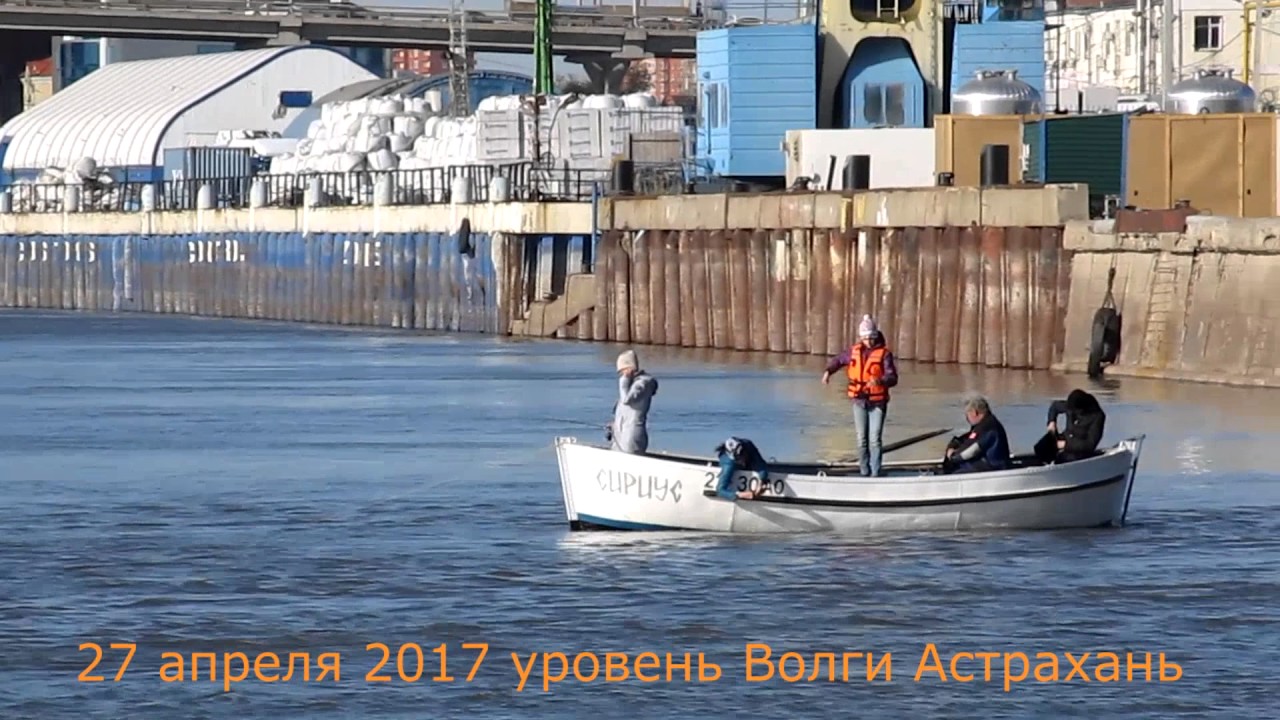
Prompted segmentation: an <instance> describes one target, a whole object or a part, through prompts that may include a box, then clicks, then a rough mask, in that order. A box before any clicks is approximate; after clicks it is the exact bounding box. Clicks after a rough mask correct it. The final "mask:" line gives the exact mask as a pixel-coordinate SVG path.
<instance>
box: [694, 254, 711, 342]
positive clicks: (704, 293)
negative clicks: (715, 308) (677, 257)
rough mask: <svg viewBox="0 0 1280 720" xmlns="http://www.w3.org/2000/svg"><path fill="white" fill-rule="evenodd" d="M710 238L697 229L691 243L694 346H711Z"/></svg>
mask: <svg viewBox="0 0 1280 720" xmlns="http://www.w3.org/2000/svg"><path fill="white" fill-rule="evenodd" d="M709 245H710V239H709V236H708V234H707V232H706V231H704V230H697V231H695V232H694V234H693V238H692V240H691V242H690V244H689V247H690V250H689V252H690V254H691V255H692V259H691V265H692V267H691V269H690V275H691V278H690V282H689V284H690V285H691V286H692V287H691V288H690V292H691V293H692V296H693V346H694V347H697V348H706V347H711V286H710V282H711V274H710V273H711V270H710V267H709V266H708V261H707V252H708V247H709Z"/></svg>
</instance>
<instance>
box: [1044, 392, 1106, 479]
mask: <svg viewBox="0 0 1280 720" xmlns="http://www.w3.org/2000/svg"><path fill="white" fill-rule="evenodd" d="M1059 415H1066V416H1067V422H1066V425H1064V426H1063V429H1062V431H1061V432H1059V431H1058V416H1059ZM1106 423H1107V414H1106V413H1105V412H1103V411H1102V406H1101V405H1099V404H1098V399H1097V398H1095V397H1094V396H1092V395H1090V394H1089V393H1087V392H1085V391H1084V390H1081V389H1079V388H1076V389H1075V390H1072V391H1071V394H1070V395H1067V399H1066V401H1065V402H1064V401H1062V400H1054V401H1053V402H1052V403H1050V404H1049V427H1048V432H1046V433H1045V434H1044V437H1042V438H1040V441H1039V442H1037V443H1036V446H1035V453H1036V457H1037V458H1038V459H1039V460H1040V461H1041V462H1045V463H1049V462H1057V463H1066V462H1071V461H1072V460H1081V459H1084V458H1087V457H1091V456H1093V454H1094V453H1096V452H1097V450H1098V444H1099V443H1101V442H1102V432H1103V430H1104V429H1105V427H1106Z"/></svg>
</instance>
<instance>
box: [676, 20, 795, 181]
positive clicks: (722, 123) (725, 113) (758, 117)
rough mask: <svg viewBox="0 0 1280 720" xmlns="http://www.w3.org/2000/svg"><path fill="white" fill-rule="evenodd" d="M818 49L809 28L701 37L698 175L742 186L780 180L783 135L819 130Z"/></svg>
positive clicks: (750, 29) (761, 28)
mask: <svg viewBox="0 0 1280 720" xmlns="http://www.w3.org/2000/svg"><path fill="white" fill-rule="evenodd" d="M817 42H818V33H817V27H816V26H814V25H811V24H803V25H755V26H746V27H731V28H722V29H718V30H709V31H705V32H701V33H698V40H697V63H698V69H697V75H698V77H697V80H698V106H699V110H698V131H697V145H696V148H697V151H696V156H697V161H698V164H699V169H700V170H702V171H703V172H707V171H709V172H711V173H712V174H715V175H720V176H725V177H734V178H740V179H744V180H747V179H753V178H770V177H777V176H780V175H783V174H784V173H785V163H784V158H783V156H782V149H781V148H782V139H783V137H784V136H785V134H786V132H787V131H788V130H797V129H807V128H812V127H814V126H815V122H816V112H817V110H816V108H817V92H818V87H817Z"/></svg>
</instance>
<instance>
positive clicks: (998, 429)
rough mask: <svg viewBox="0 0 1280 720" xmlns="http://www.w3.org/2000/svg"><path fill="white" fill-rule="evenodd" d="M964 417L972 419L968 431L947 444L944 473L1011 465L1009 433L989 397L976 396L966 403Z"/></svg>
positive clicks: (943, 463) (991, 468) (987, 469)
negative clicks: (994, 410) (992, 406)
mask: <svg viewBox="0 0 1280 720" xmlns="http://www.w3.org/2000/svg"><path fill="white" fill-rule="evenodd" d="M964 416H965V419H966V420H968V421H969V432H967V433H965V434H963V435H957V436H956V437H954V438H951V442H949V443H947V454H946V457H945V458H943V460H942V472H943V473H945V474H951V473H971V472H989V471H991V470H1004V469H1005V468H1007V467H1009V436H1008V435H1007V434H1006V433H1005V431H1004V425H1003V424H1001V422H1000V420H999V419H998V418H997V417H996V415H995V413H993V412H991V406H990V405H989V404H987V400H986V398H983V397H975V398H972V399H970V400H969V401H968V402H966V403H965V405H964Z"/></svg>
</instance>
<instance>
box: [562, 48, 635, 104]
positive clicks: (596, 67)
mask: <svg viewBox="0 0 1280 720" xmlns="http://www.w3.org/2000/svg"><path fill="white" fill-rule="evenodd" d="M573 60H574V61H575V62H580V63H582V69H583V70H585V71H586V73H587V79H588V80H590V81H591V89H592V90H593V91H595V92H597V93H610V94H614V95H617V94H620V93H621V92H622V81H623V79H624V78H626V76H627V67H628V66H629V65H630V63H628V62H627V61H626V60H619V59H618V58H615V57H610V56H608V55H587V56H584V57H581V58H578V57H575V58H573Z"/></svg>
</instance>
